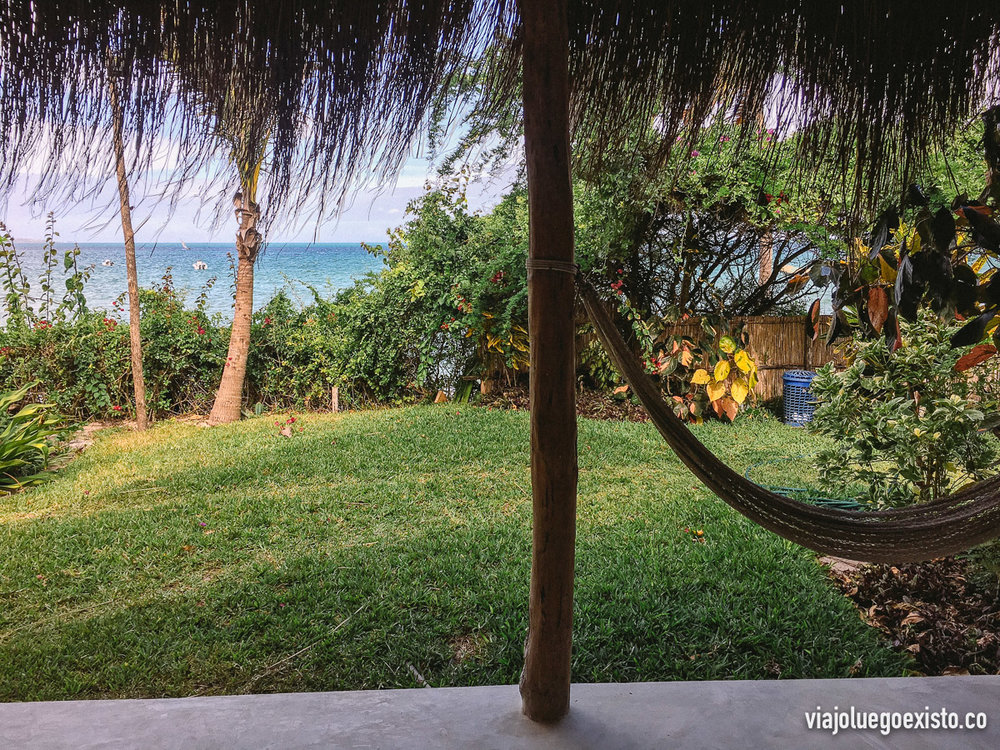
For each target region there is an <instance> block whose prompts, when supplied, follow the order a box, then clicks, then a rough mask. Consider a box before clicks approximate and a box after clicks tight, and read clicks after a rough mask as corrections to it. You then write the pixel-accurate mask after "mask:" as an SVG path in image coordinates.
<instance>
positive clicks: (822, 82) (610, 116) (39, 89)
mask: <svg viewBox="0 0 1000 750" xmlns="http://www.w3.org/2000/svg"><path fill="white" fill-rule="evenodd" d="M569 12H570V26H571V29H570V45H571V73H570V75H571V81H572V86H573V115H574V122H575V123H576V131H577V133H576V134H577V136H578V137H580V138H586V139H588V140H589V141H590V142H591V143H614V142H615V141H616V139H619V138H621V137H622V135H623V134H624V133H627V132H629V131H630V129H633V128H634V126H635V123H636V122H637V121H642V119H641V118H652V117H653V116H654V115H658V116H660V118H661V120H662V122H663V124H664V127H665V129H666V131H667V132H668V133H673V132H675V131H679V129H680V128H681V127H682V126H683V124H684V123H692V122H700V121H702V120H703V119H704V118H705V117H707V116H708V115H709V114H710V113H711V112H712V111H713V109H716V110H717V109H718V108H719V107H720V106H723V107H724V106H726V105H727V104H732V103H734V102H739V103H740V105H741V106H742V107H743V108H744V109H747V108H749V110H751V111H759V110H761V109H763V108H764V106H765V102H766V101H768V100H769V98H770V99H772V100H773V98H774V95H775V94H776V93H779V94H781V97H780V98H781V100H782V102H783V105H782V107H781V116H782V117H783V118H785V119H786V120H791V119H792V118H794V119H795V120H796V122H798V123H800V124H802V125H806V126H811V128H812V129H811V130H810V131H809V132H810V134H811V135H810V137H809V138H807V139H806V141H805V143H806V152H807V154H815V153H818V152H820V151H823V152H825V153H827V154H831V153H832V154H833V155H834V156H835V157H838V158H840V159H841V160H842V162H843V163H844V164H845V165H846V164H848V163H850V162H851V161H852V160H854V159H857V160H858V162H859V163H862V164H863V165H864V171H863V172H862V173H861V178H860V181H859V182H857V183H856V184H855V185H854V186H853V187H854V188H855V189H857V190H858V191H861V190H863V189H872V188H879V187H884V185H885V181H886V179H887V178H890V177H891V178H893V179H894V180H895V181H897V182H898V181H899V180H901V179H904V178H905V177H906V173H907V172H908V171H909V170H910V169H911V168H912V167H913V166H914V165H915V163H916V162H918V161H919V159H920V157H921V154H923V153H924V152H926V151H927V150H928V149H929V148H930V147H931V146H932V145H933V144H934V143H936V142H937V141H939V140H940V139H943V138H945V137H947V136H948V134H949V133H950V132H951V131H952V130H953V129H954V128H955V127H956V126H957V125H960V124H961V123H963V122H964V121H965V120H966V119H967V118H969V117H970V115H972V114H974V112H975V111H976V110H977V109H978V108H981V107H983V106H985V104H986V103H988V102H989V101H990V100H991V97H995V95H996V94H997V91H998V81H1000V53H998V41H1000V6H997V5H995V4H993V3H988V2H987V3H984V2H981V0H980V1H978V2H960V1H958V2H949V3H939V4H923V3H921V4H913V3H910V2H889V1H888V0H881V1H880V0H867V1H861V0H843V2H836V3H828V2H817V0H798V1H797V2H796V1H792V2H774V1H772V2H760V3H753V2H738V1H723V0H684V1H677V0H675V1H673V2H671V1H670V0H637V1H636V2H600V1H599V0H571V2H570V11H569ZM518 28H519V21H518V17H517V10H516V7H515V3H514V2H512V1H511V0H422V1H421V2H407V1H406V0H365V2H358V1H357V0H323V1H322V2H319V1H312V2H310V1H308V0H180V1H178V0H45V2H40V1H38V0H36V2H27V1H26V0H0V179H2V180H3V181H4V184H6V185H7V186H8V187H9V185H10V184H11V180H12V178H13V176H14V175H15V174H16V173H17V171H18V170H19V169H21V168H22V166H23V164H24V160H25V157H26V154H27V153H28V152H29V151H30V150H31V149H32V148H34V147H36V146H38V145H39V143H40V141H39V137H40V136H39V132H40V131H39V126H40V124H45V125H47V126H48V127H50V128H52V129H53V132H54V134H53V135H52V136H51V137H47V139H46V141H45V144H44V145H45V147H46V148H50V149H51V153H52V157H53V159H52V164H54V165H55V166H54V167H53V168H52V170H51V173H50V175H49V179H48V182H47V187H49V188H55V189H59V188H60V186H65V185H66V184H67V181H66V179H65V176H66V175H67V174H68V173H72V172H74V171H75V170H76V169H77V167H78V166H79V165H80V163H81V161H82V159H81V157H80V155H81V153H83V152H84V151H86V150H87V149H88V148H89V149H90V152H89V155H88V156H87V157H86V158H87V160H89V161H90V167H91V168H92V169H93V168H94V164H93V160H94V159H95V158H98V157H97V156H95V154H96V153H97V152H98V151H100V148H99V146H100V144H101V143H102V142H105V135H106V132H107V130H108V128H109V126H110V122H109V117H108V85H109V81H111V80H117V81H118V82H119V86H120V89H121V98H122V100H123V101H124V103H125V118H126V122H127V126H126V130H127V131H128V132H127V135H128V136H129V137H131V138H133V139H135V140H136V141H138V142H139V143H140V149H139V153H140V156H139V158H138V161H137V163H136V167H141V166H142V165H143V160H144V159H146V160H148V158H149V155H150V153H151V152H152V150H153V148H152V145H151V144H153V139H152V138H151V136H152V135H154V134H156V133H161V134H162V133H163V132H164V131H165V130H167V129H171V130H172V132H174V133H177V134H181V135H182V136H183V137H182V138H179V139H178V140H179V141H180V142H182V143H183V148H184V153H182V154H181V158H180V159H179V164H180V165H181V166H179V167H178V170H179V172H178V174H181V175H185V174H189V173H190V170H192V169H194V168H195V167H196V164H197V161H198V159H201V158H203V156H204V153H203V151H202V149H203V147H211V145H212V142H213V141H212V136H211V131H212V127H211V123H210V122H209V120H210V118H206V117H205V112H206V111H208V112H212V111H222V110H223V109H224V108H223V107H222V106H221V105H219V106H206V101H208V102H212V101H215V102H216V103H217V104H218V103H219V102H221V100H222V99H223V98H225V97H235V98H236V100H237V104H238V106H237V107H236V109H237V111H240V112H242V113H243V115H242V116H243V117H244V118H245V120H246V123H247V124H248V126H249V127H253V128H256V129H258V130H263V131H266V132H267V133H268V135H269V137H270V139H271V143H272V147H273V152H274V155H273V160H272V161H273V163H272V165H271V171H270V175H269V182H270V185H271V187H272V195H282V196H285V200H287V201H289V202H290V203H292V204H296V203H298V202H299V201H301V200H302V199H303V198H304V197H305V195H306V194H307V193H311V194H313V195H325V196H329V197H331V198H335V197H337V196H338V195H339V192H338V191H337V190H336V188H337V186H342V185H344V184H345V182H346V180H347V178H349V177H351V176H352V175H353V174H356V173H358V172H359V170H360V171H364V170H366V169H370V168H374V169H375V170H376V171H377V172H379V173H383V174H384V173H390V172H392V171H393V170H394V169H396V168H397V167H398V166H399V164H400V162H401V160H402V159H403V158H404V156H405V154H406V151H407V149H408V148H409V146H410V145H411V143H412V140H413V138H414V137H415V135H416V134H417V133H418V132H419V130H420V128H421V126H422V124H423V123H424V122H425V117H426V115H427V112H428V110H429V108H430V107H431V106H432V105H433V103H434V99H435V94H436V92H437V91H439V89H440V87H441V86H443V85H445V84H447V83H448V82H449V81H451V80H453V79H454V78H455V77H456V76H462V75H465V74H466V71H467V70H468V64H469V61H470V60H472V59H475V58H476V57H477V56H478V55H480V54H481V53H482V51H483V49H484V48H485V47H486V46H487V45H491V44H492V45H495V47H496V49H497V50H499V51H498V53H497V55H496V59H495V64H494V65H492V66H489V67H488V68H487V70H488V74H487V75H489V77H490V80H489V81H486V82H485V83H486V86H487V88H488V90H489V91H490V94H491V96H492V97H493V99H494V101H497V102H504V101H510V100H511V99H514V98H516V97H518V96H519V78H518V70H519V58H518V44H517V36H518ZM229 104H230V107H229V109H230V110H232V106H231V105H232V101H230V102H229ZM94 144H97V146H98V148H97V151H95V150H94ZM107 150H108V151H109V150H110V149H107ZM109 173H110V169H109Z"/></svg>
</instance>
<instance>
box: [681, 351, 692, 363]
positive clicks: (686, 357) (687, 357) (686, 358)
mask: <svg viewBox="0 0 1000 750" xmlns="http://www.w3.org/2000/svg"><path fill="white" fill-rule="evenodd" d="M692 362H694V355H693V354H692V353H691V350H690V349H685V350H684V351H682V352H681V364H682V365H684V366H685V367H690V366H691V363H692Z"/></svg>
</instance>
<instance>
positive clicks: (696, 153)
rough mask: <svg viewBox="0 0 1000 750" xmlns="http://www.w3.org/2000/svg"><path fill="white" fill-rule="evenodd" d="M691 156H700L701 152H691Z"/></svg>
mask: <svg viewBox="0 0 1000 750" xmlns="http://www.w3.org/2000/svg"><path fill="white" fill-rule="evenodd" d="M691 156H701V152H700V151H692V152H691Z"/></svg>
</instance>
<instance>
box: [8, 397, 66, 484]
mask: <svg viewBox="0 0 1000 750" xmlns="http://www.w3.org/2000/svg"><path fill="white" fill-rule="evenodd" d="M29 388H30V384H29V385H28V386H25V387H24V388H20V389H18V390H16V391H8V392H6V393H0V493H10V492H14V491H15V490H17V489H20V488H21V487H27V486H30V485H33V484H38V483H39V482H41V481H42V480H43V478H44V476H43V475H42V474H41V473H40V472H41V470H42V469H44V468H45V462H46V460H47V459H48V456H49V450H50V447H51V445H50V443H49V438H51V437H53V436H55V435H57V434H58V433H59V431H60V430H59V426H58V423H59V420H57V419H56V418H55V417H53V416H52V415H51V404H27V405H25V406H22V407H21V408H20V409H18V410H17V412H16V413H14V414H11V413H10V412H11V410H12V409H13V408H14V407H15V406H17V405H18V404H19V403H21V402H22V401H23V400H24V399H25V397H26V396H27V395H28V391H29Z"/></svg>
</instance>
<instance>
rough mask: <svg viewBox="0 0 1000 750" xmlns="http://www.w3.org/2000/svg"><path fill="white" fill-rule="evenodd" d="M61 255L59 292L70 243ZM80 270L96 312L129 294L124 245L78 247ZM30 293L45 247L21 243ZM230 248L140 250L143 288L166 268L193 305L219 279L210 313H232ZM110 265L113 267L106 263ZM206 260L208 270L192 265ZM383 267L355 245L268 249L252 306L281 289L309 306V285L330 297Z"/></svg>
mask: <svg viewBox="0 0 1000 750" xmlns="http://www.w3.org/2000/svg"><path fill="white" fill-rule="evenodd" d="M57 247H58V249H59V251H60V255H59V258H58V267H57V269H56V272H55V273H56V276H55V280H56V288H57V289H62V288H63V283H62V278H63V276H62V252H63V251H65V250H67V249H70V248H72V243H62V242H60V243H58V244H57ZM79 247H80V257H79V260H78V262H79V263H80V265H81V266H93V268H92V269H91V276H90V280H89V281H88V282H87V285H86V287H85V288H84V293H85V294H86V297H87V305H88V307H90V308H92V309H105V310H109V309H111V303H112V302H113V301H114V300H115V299H117V298H118V296H119V295H120V294H121V293H122V292H124V291H125V290H126V288H127V287H126V280H125V247H124V245H122V244H111V243H80V245H79ZM17 248H18V250H19V251H20V253H21V256H22V258H23V261H24V267H25V271H26V273H27V276H28V281H29V283H30V284H31V286H32V292H33V293H37V290H38V287H39V284H38V275H39V273H40V272H41V270H42V245H40V244H38V243H18V244H17ZM227 253H231V254H232V256H233V259H234V260H235V256H236V251H235V248H234V246H233V245H231V244H215V243H213V244H208V243H188V248H187V249H184V248H183V247H182V246H181V244H180V243H166V242H161V243H157V244H155V245H152V244H148V245H137V246H136V265H137V267H138V273H139V285H140V286H143V287H149V286H152V285H153V284H159V283H160V282H161V279H162V277H163V275H164V274H165V273H167V270H168V268H169V269H170V273H171V274H172V276H173V283H174V286H175V288H176V289H178V290H179V291H181V292H182V293H183V294H184V296H185V298H186V299H187V301H188V302H190V303H193V302H194V300H195V298H196V297H198V295H199V294H200V293H201V290H202V289H203V288H204V286H205V284H206V282H207V281H208V279H210V278H212V277H215V285H214V286H213V288H212V289H211V290H210V291H209V293H208V298H207V299H208V304H207V306H206V309H207V311H208V312H210V313H221V314H223V315H229V314H230V312H231V310H232V288H233V272H232V270H231V269H230V260H229V258H228V257H227V256H226V254H227ZM105 261H111V262H112V263H113V265H111V266H106V265H103V263H104V262H105ZM198 261H202V262H203V263H204V264H205V265H206V266H207V269H206V270H196V269H195V268H194V267H193V266H194V264H195V263H197V262H198ZM381 267H382V260H381V259H380V258H376V257H374V256H373V255H371V254H370V253H368V252H367V251H366V250H364V249H363V248H362V246H361V245H359V244H357V243H325V244H280V243H274V244H271V245H268V246H267V248H266V249H265V252H264V253H263V254H262V255H261V257H260V258H259V259H258V261H257V268H256V273H255V275H254V308H260V307H262V306H263V305H265V304H266V303H267V301H268V300H269V299H271V297H273V296H274V294H275V293H276V292H278V291H279V290H280V289H282V288H287V289H288V291H289V294H290V295H291V297H292V299H293V300H299V301H300V302H303V303H308V302H309V301H311V299H312V295H311V293H310V292H309V290H308V289H307V288H306V286H305V284H308V285H311V286H313V287H315V288H316V289H317V290H318V291H319V292H320V293H321V294H322V295H323V296H324V297H326V296H332V295H333V294H334V293H335V292H336V291H338V290H339V289H344V288H345V287H348V286H350V285H351V282H352V281H353V280H354V279H356V278H358V277H360V276H363V275H364V274H365V273H366V272H367V271H376V270H378V269H380V268H381Z"/></svg>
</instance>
